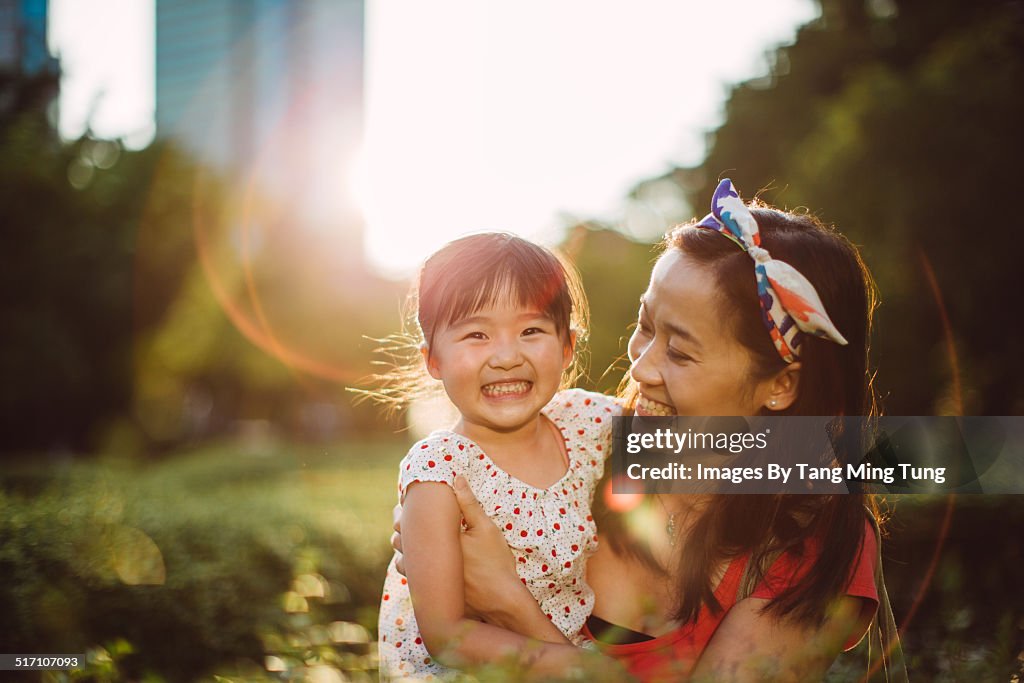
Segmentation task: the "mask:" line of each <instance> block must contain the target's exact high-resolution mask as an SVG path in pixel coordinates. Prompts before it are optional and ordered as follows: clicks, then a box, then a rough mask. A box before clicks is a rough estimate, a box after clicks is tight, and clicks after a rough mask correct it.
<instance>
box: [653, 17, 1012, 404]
mask: <svg viewBox="0 0 1024 683" xmlns="http://www.w3.org/2000/svg"><path fill="white" fill-rule="evenodd" d="M821 10H822V12H821V17H820V18H819V19H818V20H817V21H814V22H812V23H810V24H808V25H806V26H804V27H803V28H801V29H800V31H799V34H798V36H797V40H796V42H795V43H794V44H793V45H791V46H788V47H782V48H779V49H777V50H775V51H774V52H773V53H772V54H771V55H770V62H771V69H770V72H769V73H768V74H767V75H766V76H765V77H763V78H758V79H754V80H751V81H747V82H745V83H742V84H739V85H737V86H736V87H735V88H733V90H732V93H731V95H730V97H729V99H728V102H727V104H726V107H725V120H724V123H723V124H722V126H721V127H720V128H719V129H718V130H716V131H715V132H714V133H713V134H711V136H710V138H709V150H708V154H707V158H706V159H705V161H704V162H703V163H702V164H701V165H700V166H698V167H696V168H680V169H676V170H675V171H673V172H672V173H670V174H668V176H666V177H664V178H660V179H655V180H654V181H649V183H647V184H646V185H647V186H651V185H653V184H654V183H656V182H660V183H664V182H665V181H669V182H671V183H673V184H675V186H676V187H677V188H678V191H679V192H680V193H682V194H684V195H685V197H686V199H688V200H689V203H690V205H691V206H694V207H697V208H696V209H695V213H697V214H701V213H703V212H704V210H705V209H704V207H707V206H709V203H710V198H711V193H712V191H713V190H714V187H715V184H716V183H717V180H718V179H719V178H720V177H725V176H728V177H731V178H732V179H733V180H734V181H735V182H736V184H737V186H738V187H739V188H741V189H742V191H743V192H744V193H745V196H747V197H749V196H752V195H753V194H754V193H755V192H757V191H758V190H759V189H760V190H761V192H760V196H761V197H762V198H763V199H765V200H766V201H769V202H771V203H773V204H776V205H779V206H785V207H790V208H791V207H799V206H803V207H807V208H808V209H810V210H811V211H812V212H814V213H816V214H817V215H819V216H820V217H822V218H823V219H824V220H825V221H827V222H830V223H834V224H835V225H836V226H837V227H838V228H839V229H840V230H841V231H842V232H843V233H844V234H846V235H847V236H849V237H850V238H851V239H852V240H853V241H854V242H855V243H857V244H858V245H860V246H861V249H862V251H863V254H864V257H865V260H866V261H867V263H868V266H869V267H870V268H871V270H872V271H873V273H874V275H875V278H876V281H877V284H878V287H879V289H880V292H881V300H882V306H881V308H880V309H879V312H878V316H877V319H876V320H877V328H876V332H875V335H874V348H873V353H874V355H875V359H876V362H877V363H878V366H879V375H878V388H879V389H880V390H881V393H882V396H883V399H884V401H885V402H884V406H885V409H886V410H887V411H888V412H889V413H892V414H909V415H919V414H932V413H934V412H938V413H940V414H941V413H945V414H958V413H959V414H995V415H1006V414H1020V413H1022V412H1024V354H1021V352H1020V346H1019V344H1020V342H1019V338H1020V333H1021V331H1022V328H1024V326H1022V323H1021V320H1020V313H1021V311H1022V310H1024V309H1022V308H1021V306H1020V304H1019V303H1018V302H1017V301H1016V297H1017V295H1016V294H1014V292H1018V293H1019V292H1021V291H1024V269H1022V268H1021V267H1020V263H1019V262H1020V259H1019V256H1018V254H1017V252H1016V250H1015V239H1014V237H1013V235H1014V233H1015V232H1016V231H1017V230H1019V229H1020V225H1021V219H1020V218H1019V217H1015V216H1014V215H1013V211H1011V210H1010V208H1009V207H1010V205H1012V202H1009V201H1008V199H1007V198H1004V197H1002V195H1003V194H1007V193H1013V192H1015V190H1014V189H1013V188H1015V187H1018V186H1020V184H1021V182H1022V181H1024V168H1022V166H1021V165H1020V159H1021V157H1022V154H1024V134H1022V131H1021V121H1024V90H1022V88H1021V85H1022V84H1024V3H1022V2H1019V1H1016V0H985V1H982V2H971V3H968V2H961V1H959V0H821ZM723 49H728V46H723ZM711 58H713V57H711ZM644 191H645V184H642V185H641V186H640V187H639V188H638V189H637V194H638V195H640V196H642V195H643V194H644ZM961 397H962V401H961Z"/></svg>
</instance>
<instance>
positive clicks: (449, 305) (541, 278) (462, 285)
mask: <svg viewBox="0 0 1024 683" xmlns="http://www.w3.org/2000/svg"><path fill="white" fill-rule="evenodd" d="M497 303H510V304H512V305H514V306H520V307H530V308H534V309H536V310H537V311H539V312H540V313H542V314H543V315H544V316H546V317H548V318H550V319H551V321H552V322H553V323H554V325H555V329H556V330H557V331H558V333H559V335H560V336H561V337H562V339H563V341H564V342H565V344H566V345H567V346H568V345H573V346H574V349H573V350H574V359H576V362H574V363H573V365H572V366H570V368H569V370H568V371H567V372H566V374H565V375H564V376H563V378H562V385H563V387H566V386H569V385H571V383H572V382H573V381H574V380H575V378H576V376H577V373H578V372H579V363H578V359H579V358H580V357H581V356H582V353H581V349H582V347H583V344H584V343H585V341H586V336H587V322H588V315H589V311H588V308H587V300H586V296H585V295H584V293H583V287H582V285H581V284H580V277H579V275H578V274H577V272H576V269H575V268H573V266H572V265H570V264H569V263H568V262H567V261H564V260H563V259H561V258H559V257H558V256H557V255H555V254H554V253H553V252H551V251H549V250H548V249H546V248H544V247H542V246H540V245H538V244H534V243H533V242H530V241H529V240H525V239H523V238H521V237H517V236H515V235H512V234H509V233H503V232H487V233H478V234H475V235H469V236H467V237H462V238H460V239H457V240H454V241H452V242H449V243H448V244H446V245H444V246H443V247H441V248H440V249H439V250H438V251H436V252H435V253H434V254H433V255H431V256H430V258H428V259H427V260H426V262H424V264H423V267H422V268H421V269H420V273H419V277H418V278H417V280H416V284H415V286H414V287H413V290H412V292H411V293H410V295H409V299H408V301H407V321H406V328H407V329H406V331H405V332H404V333H403V334H401V335H396V336H394V337H391V338H389V339H387V340H385V344H384V346H383V347H382V348H381V349H380V351H381V352H383V353H384V354H386V355H387V356H388V357H389V358H390V359H391V362H389V363H385V364H386V365H388V366H389V370H388V371H387V372H386V373H383V374H379V375H375V376H374V377H373V380H374V381H375V382H376V383H377V384H378V386H379V388H378V389H376V390H373V391H367V392H363V393H364V395H366V396H369V397H370V398H373V399H375V400H378V401H381V402H384V403H389V404H391V405H392V406H393V407H402V406H404V405H405V404H407V403H408V402H409V401H411V400H412V399H415V398H421V397H424V396H429V395H431V394H432V393H433V392H434V391H437V390H438V383H437V382H434V381H432V380H431V379H430V377H429V376H428V375H427V373H426V372H425V371H424V369H423V361H422V359H421V357H420V353H419V348H420V345H421V344H426V348H427V352H428V353H429V352H430V349H431V348H432V346H433V344H434V338H435V336H436V334H437V333H438V332H439V331H440V330H442V329H444V328H445V327H447V326H449V325H451V324H453V323H455V322H458V321H459V320H461V319H463V318H466V317H468V316H471V315H473V314H474V313H476V312H477V311H479V310H481V309H483V308H485V307H487V306H490V305H493V304H497Z"/></svg>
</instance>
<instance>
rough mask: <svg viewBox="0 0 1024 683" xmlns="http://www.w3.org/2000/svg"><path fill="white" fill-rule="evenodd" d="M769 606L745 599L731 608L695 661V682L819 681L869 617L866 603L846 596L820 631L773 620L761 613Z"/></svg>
mask: <svg viewBox="0 0 1024 683" xmlns="http://www.w3.org/2000/svg"><path fill="white" fill-rule="evenodd" d="M768 602H769V601H768V600H765V599H761V598H746V599H744V600H740V601H739V602H738V603H736V605H735V606H734V607H733V608H732V609H730V610H729V612H728V614H726V616H725V618H724V619H723V620H722V623H721V625H719V627H718V630H716V631H715V634H714V635H713V636H712V637H711V641H710V642H709V643H708V645H707V647H706V648H705V649H704V652H703V653H702V654H701V656H700V660H699V661H698V662H697V666H696V668H695V669H694V671H693V677H692V680H693V681H694V683H697V682H698V681H720V680H728V681H733V682H735V683H762V682H768V681H782V682H783V683H787V682H789V681H794V682H795V681H800V682H803V681H820V680H822V679H823V678H824V676H825V673H826V672H827V671H828V669H829V667H830V666H831V665H832V662H833V661H835V658H836V657H837V656H838V655H839V653H840V652H842V649H843V644H844V643H845V642H846V641H847V639H848V638H849V637H850V636H851V635H852V634H854V633H863V631H864V627H865V624H866V620H868V621H869V620H870V619H871V610H870V609H865V607H866V605H867V604H868V603H867V601H866V600H863V599H861V598H856V597H852V596H848V595H847V596H843V597H841V598H839V599H838V600H837V602H836V604H835V605H834V606H833V608H832V610H830V612H829V614H828V616H826V618H825V621H824V622H823V623H822V624H821V626H819V627H817V628H813V627H808V626H805V625H802V624H799V623H798V622H796V621H795V620H793V619H791V618H785V617H783V618H781V619H780V618H778V617H775V616H774V615H772V614H771V613H770V612H766V611H764V610H763V608H764V607H765V606H766V605H767V604H768ZM858 629H859V630H858Z"/></svg>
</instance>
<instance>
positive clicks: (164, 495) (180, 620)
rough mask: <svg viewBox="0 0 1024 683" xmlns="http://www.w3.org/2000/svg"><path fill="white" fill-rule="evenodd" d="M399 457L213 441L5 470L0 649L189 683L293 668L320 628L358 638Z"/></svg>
mask: <svg viewBox="0 0 1024 683" xmlns="http://www.w3.org/2000/svg"><path fill="white" fill-rule="evenodd" d="M405 450H406V444H405V443H404V442H402V441H398V440H394V439H392V440H377V441H353V442H346V443H341V444H334V445H330V446H303V445H295V444H273V443H251V442H250V443H243V442H222V443H216V444H206V445H202V446H199V447H195V448H191V449H187V450H185V451H183V452H180V453H177V454H175V455H173V456H168V457H164V458H162V459H160V460H157V461H153V462H141V461H138V460H124V459H117V460H115V459H106V460H103V459H100V460H92V461H77V460H69V461H63V462H49V463H46V462H39V461H36V462H30V461H24V462H20V463H14V464H10V463H9V464H8V465H7V466H5V467H4V469H3V471H2V472H0V482H2V487H0V573H3V575H5V576H6V577H9V579H8V581H5V582H3V583H2V584H0V601H3V602H4V604H5V605H7V609H6V610H4V611H3V613H2V614H0V633H2V634H4V635H2V636H0V645H2V646H3V647H4V651H9V652H15V651H46V652H56V651H61V652H82V651H85V649H86V648H96V647H98V646H105V651H108V653H109V652H110V651H114V652H121V653H122V662H121V664H120V666H121V669H119V671H121V672H122V673H123V675H124V676H125V677H127V678H133V677H137V676H140V675H144V674H146V673H152V672H158V673H159V674H160V676H161V677H163V678H166V679H169V680H192V679H193V678H194V677H195V676H196V674H197V673H202V672H207V673H210V672H213V671H220V670H221V667H223V666H225V665H227V666H229V668H237V667H238V666H241V664H240V662H245V661H248V662H250V663H251V662H253V661H255V662H261V663H262V662H263V657H264V656H265V655H266V654H268V653H269V652H270V651H273V652H276V653H279V654H281V655H282V657H281V658H280V659H281V660H282V661H284V662H286V663H288V662H291V663H292V665H295V663H296V661H298V660H301V659H302V657H298V656H297V655H296V648H299V650H302V648H303V644H304V643H305V644H308V645H309V646H310V647H313V646H314V645H316V643H315V642H314V641H315V640H318V639H319V640H322V638H320V637H319V636H318V635H317V634H318V633H320V632H321V631H323V632H326V631H324V629H326V627H327V626H329V625H330V624H349V626H352V627H354V626H360V627H362V630H361V631H358V632H359V633H363V634H366V633H367V632H368V631H372V629H373V628H374V627H375V622H376V606H377V600H378V599H379V595H380V586H381V584H382V582H383V576H384V566H385V564H386V562H387V560H388V558H389V556H390V552H391V548H390V545H389V543H388V538H389V536H390V533H391V508H392V506H393V505H394V502H395V493H394V491H395V479H396V473H397V471H398V461H399V460H400V458H401V456H402V455H404V453H405ZM314 627H319V628H320V631H316V630H315V628H314ZM338 628H341V627H337V626H336V627H335V631H337V630H338ZM345 628H349V627H345ZM310 629H314V631H313V636H312V639H311V638H310V637H309V636H308V633H307V632H310ZM346 632H347V633H349V634H350V635H351V633H352V630H351V628H349V630H348V631H346ZM346 637H349V636H346ZM119 639H124V640H126V641H127V642H128V643H129V645H130V646H129V647H128V648H127V650H125V648H124V647H122V646H120V645H116V643H117V642H118V641H119ZM367 639H368V638H362V640H367ZM111 644H114V645H111ZM369 649H370V648H368V647H366V646H365V643H364V644H363V646H362V650H363V651H364V652H363V653H362V654H368V653H369ZM357 650H359V648H357ZM101 659H104V658H103V657H101ZM107 659H109V657H107ZM360 666H364V668H368V667H369V666H370V665H369V664H366V663H365V662H364V663H363V664H360ZM243 668H244V669H245V670H247V671H248V670H250V669H251V667H248V668H246V667H243ZM250 673H251V671H250ZM245 677H246V678H251V677H252V676H251V675H246V676H245ZM100 678H102V676H101V677H100Z"/></svg>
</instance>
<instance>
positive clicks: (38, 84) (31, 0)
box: [0, 0, 60, 116]
mask: <svg viewBox="0 0 1024 683" xmlns="http://www.w3.org/2000/svg"><path fill="white" fill-rule="evenodd" d="M48 10H49V3H48V2H47V0H0V116H5V115H7V114H8V113H9V112H15V111H26V110H30V109H39V110H45V108H46V107H47V106H48V105H50V104H51V103H55V102H56V98H57V94H58V91H59V87H60V65H59V62H58V61H57V60H56V59H55V58H54V57H53V56H52V55H50V50H49V47H48V46H47V44H46V20H47V14H48Z"/></svg>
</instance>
